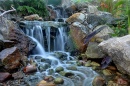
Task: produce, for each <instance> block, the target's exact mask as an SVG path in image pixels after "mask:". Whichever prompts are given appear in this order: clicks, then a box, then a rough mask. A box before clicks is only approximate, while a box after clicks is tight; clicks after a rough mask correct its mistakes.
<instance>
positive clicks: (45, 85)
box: [37, 80, 56, 86]
mask: <svg viewBox="0 0 130 86" xmlns="http://www.w3.org/2000/svg"><path fill="white" fill-rule="evenodd" d="M37 86H56V85H55V84H54V83H53V82H46V81H45V80H42V81H40V82H39V83H38V84H37Z"/></svg>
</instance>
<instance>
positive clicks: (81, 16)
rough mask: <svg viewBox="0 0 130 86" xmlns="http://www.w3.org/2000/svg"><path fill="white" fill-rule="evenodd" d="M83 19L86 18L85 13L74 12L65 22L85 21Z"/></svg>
mask: <svg viewBox="0 0 130 86" xmlns="http://www.w3.org/2000/svg"><path fill="white" fill-rule="evenodd" d="M85 19H87V14H83V13H75V14H73V15H72V16H70V17H69V18H68V19H67V20H66V22H67V23H69V24H71V23H73V22H80V23H83V22H84V21H85Z"/></svg>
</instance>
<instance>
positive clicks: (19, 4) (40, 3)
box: [0, 0, 48, 17]
mask: <svg viewBox="0 0 130 86" xmlns="http://www.w3.org/2000/svg"><path fill="white" fill-rule="evenodd" d="M11 5H13V6H14V8H16V10H17V12H18V13H20V14H21V15H30V14H34V13H36V14H39V15H40V16H42V17H45V16H47V15H48V11H47V9H46V4H45V2H44V0H5V1H1V3H0V6H1V7H2V8H3V9H5V10H8V9H9V8H10V7H11Z"/></svg>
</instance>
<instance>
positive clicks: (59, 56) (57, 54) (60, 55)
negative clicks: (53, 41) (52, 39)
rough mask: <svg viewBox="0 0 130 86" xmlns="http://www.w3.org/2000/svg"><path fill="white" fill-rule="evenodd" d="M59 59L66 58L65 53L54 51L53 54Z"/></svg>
mask: <svg viewBox="0 0 130 86" xmlns="http://www.w3.org/2000/svg"><path fill="white" fill-rule="evenodd" d="M54 56H56V57H57V58H58V59H60V60H67V54H66V53H64V52H55V55H54Z"/></svg>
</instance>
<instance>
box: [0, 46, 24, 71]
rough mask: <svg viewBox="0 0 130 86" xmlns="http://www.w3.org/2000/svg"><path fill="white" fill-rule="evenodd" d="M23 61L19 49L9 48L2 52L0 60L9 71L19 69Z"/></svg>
mask: <svg viewBox="0 0 130 86" xmlns="http://www.w3.org/2000/svg"><path fill="white" fill-rule="evenodd" d="M21 59H22V55H21V54H20V52H19V50H18V49H17V47H12V48H7V49H4V50H3V51H1V52H0V60H1V61H2V64H3V65H4V67H5V68H6V69H8V70H12V69H15V68H19V67H20V60H21Z"/></svg>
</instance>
